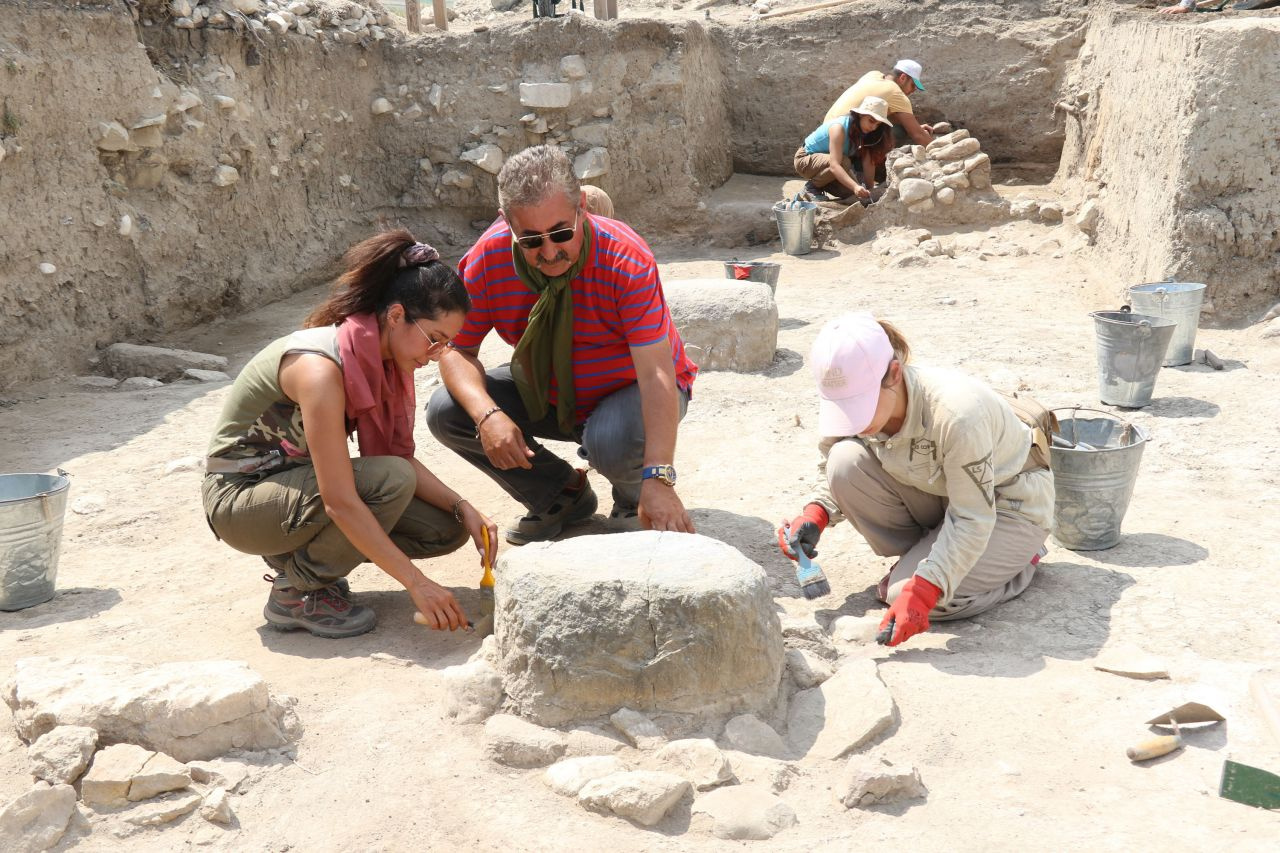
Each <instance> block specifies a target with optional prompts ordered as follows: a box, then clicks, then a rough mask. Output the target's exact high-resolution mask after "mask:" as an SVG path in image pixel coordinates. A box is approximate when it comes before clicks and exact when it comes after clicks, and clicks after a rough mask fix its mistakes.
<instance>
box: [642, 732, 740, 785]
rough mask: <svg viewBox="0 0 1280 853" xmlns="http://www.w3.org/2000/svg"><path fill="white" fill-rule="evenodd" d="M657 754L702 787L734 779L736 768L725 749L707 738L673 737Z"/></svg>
mask: <svg viewBox="0 0 1280 853" xmlns="http://www.w3.org/2000/svg"><path fill="white" fill-rule="evenodd" d="M655 758H656V759H657V760H658V762H659V763H661V764H663V765H665V766H666V768H667V769H668V770H670V771H671V772H672V773H676V774H678V775H680V776H683V777H684V778H686V779H688V780H689V783H690V784H691V785H693V787H694V788H695V789H697V790H699V791H709V790H711V789H712V788H714V787H716V786H718V785H723V784H724V783H726V782H728V781H730V780H731V779H733V769H732V768H731V767H730V766H729V762H728V761H726V760H725V757H724V753H722V752H721V751H720V749H719V747H717V746H716V745H715V742H714V741H711V740H708V739H707V738H689V739H686V740H673V741H672V742H671V743H669V744H667V745H666V746H664V747H663V748H662V749H660V750H658V754H657V755H656V756H655Z"/></svg>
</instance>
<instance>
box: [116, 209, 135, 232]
mask: <svg viewBox="0 0 1280 853" xmlns="http://www.w3.org/2000/svg"><path fill="white" fill-rule="evenodd" d="M116 230H117V231H118V232H119V233H120V236H121V237H128V236H129V235H130V234H132V233H133V217H132V216H130V215H129V214H127V213H126V214H124V215H123V216H121V217H120V225H119V227H118V228H117V229H116Z"/></svg>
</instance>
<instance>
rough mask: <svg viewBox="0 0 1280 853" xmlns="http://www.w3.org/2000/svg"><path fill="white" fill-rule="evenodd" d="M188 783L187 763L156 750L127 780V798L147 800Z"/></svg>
mask: <svg viewBox="0 0 1280 853" xmlns="http://www.w3.org/2000/svg"><path fill="white" fill-rule="evenodd" d="M190 784H191V770H190V769H188V768H187V765H185V764H182V763H180V762H178V761H176V760H174V759H173V758H170V757H169V756H167V755H165V754H164V753H163V752H157V753H156V754H154V755H152V756H151V757H150V758H149V759H147V763H146V764H144V765H143V766H142V769H141V770H139V771H138V772H137V773H136V774H134V776H133V779H131V780H130V781H129V800H130V801H132V802H137V801H138V800H149V799H151V798H152V797H158V796H160V795H161V794H165V793H168V792H169V791H180V790H182V789H183V788H186V787H188V786H189V785H190Z"/></svg>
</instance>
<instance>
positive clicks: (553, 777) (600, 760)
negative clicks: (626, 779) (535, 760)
mask: <svg viewBox="0 0 1280 853" xmlns="http://www.w3.org/2000/svg"><path fill="white" fill-rule="evenodd" d="M626 770H627V766H626V765H625V764H624V763H623V762H622V759H621V758H618V757H617V756H616V755H588V756H583V757H581V758H566V759H564V760H563V761H557V762H556V763H555V764H552V765H551V766H550V767H548V768H547V770H546V773H544V774H543V777H542V778H543V781H544V782H546V783H547V786H548V787H549V788H551V790H553V791H555V792H556V793H557V794H559V795H560V796H562V797H576V796H578V794H579V792H581V791H582V787H583V786H584V785H586V784H587V783H588V782H590V781H591V780H592V779H601V778H603V777H605V776H611V775H613V774H614V773H625V772H626Z"/></svg>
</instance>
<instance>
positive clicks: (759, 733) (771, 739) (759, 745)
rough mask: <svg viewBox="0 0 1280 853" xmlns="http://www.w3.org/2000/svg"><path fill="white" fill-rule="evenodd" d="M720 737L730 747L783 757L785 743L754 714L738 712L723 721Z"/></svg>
mask: <svg viewBox="0 0 1280 853" xmlns="http://www.w3.org/2000/svg"><path fill="white" fill-rule="evenodd" d="M720 739H721V740H722V741H723V742H724V743H725V744H726V745H727V746H729V747H730V748H731V749H736V750H738V751H739V752H746V753H750V754H751V755H763V756H766V757H768V758H785V757H786V755H787V751H788V750H787V744H786V742H785V741H783V739H782V737H781V736H780V735H779V734H778V733H777V732H776V731H774V730H773V727H772V726H770V725H769V724H768V723H766V722H765V721H764V720H761V719H760V718H759V717H757V716H756V715H755V714H739V715H738V716H736V717H734V718H733V719H731V720H729V722H727V723H725V726H724V734H722V735H721V736H720Z"/></svg>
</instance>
